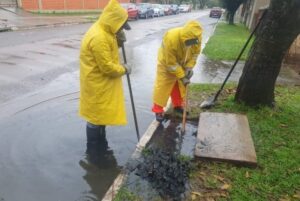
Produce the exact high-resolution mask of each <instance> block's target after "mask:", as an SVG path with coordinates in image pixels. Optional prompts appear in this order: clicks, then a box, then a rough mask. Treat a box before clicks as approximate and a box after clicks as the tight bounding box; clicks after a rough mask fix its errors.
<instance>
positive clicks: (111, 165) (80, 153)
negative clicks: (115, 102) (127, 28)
mask: <svg viewBox="0 0 300 201" xmlns="http://www.w3.org/2000/svg"><path fill="white" fill-rule="evenodd" d="M207 14H208V12H207V13H204V14H203V13H202V14H201V13H192V14H187V15H182V17H181V16H177V17H174V19H173V18H172V16H169V17H164V18H161V19H154V20H152V21H151V20H150V21H149V24H147V23H148V22H147V23H146V21H142V20H140V21H139V22H136V23H133V24H132V25H133V26H132V27H136V31H133V32H132V34H131V35H130V36H128V44H127V45H126V50H127V54H128V61H129V62H130V63H131V64H132V66H133V71H132V74H131V83H132V88H133V93H134V98H135V105H136V110H137V116H138V123H139V128H140V133H141V134H143V133H144V131H145V130H146V129H147V127H148V126H149V124H150V122H151V121H152V120H153V114H152V112H151V110H150V108H151V104H152V103H151V102H152V101H151V97H152V87H153V83H154V77H155V72H156V70H155V68H156V56H157V50H158V48H159V46H160V43H161V38H162V35H163V33H164V32H165V29H166V28H170V27H173V26H179V25H182V24H183V23H184V22H185V21H186V20H187V19H198V20H199V21H200V22H201V23H202V25H203V27H204V37H203V38H204V39H203V40H204V41H207V39H208V37H209V35H210V34H211V33H212V30H213V27H214V25H215V23H216V19H210V18H208V16H207ZM155 20H156V21H155ZM160 20H161V23H162V24H157V21H160ZM168 20H170V21H168ZM143 23H144V24H143ZM143 27H145V28H144V30H143V29H142V28H143ZM54 32H55V31H52V33H51V31H50V30H49V34H52V35H55V36H57V35H58V34H59V33H54ZM82 32H84V31H82ZM67 33H68V34H70V33H72V29H71V28H70V29H68V31H67ZM12 34H15V33H12ZM16 34H19V33H16ZM20 34H23V33H20ZM68 34H67V36H66V37H67V39H65V41H64V39H63V37H64V36H63V34H61V36H59V37H57V38H51V37H50V38H49V39H48V40H46V41H45V42H40V43H37V42H36V43H34V44H33V45H34V48H32V47H31V46H30V45H28V44H22V45H20V46H16V47H18V48H17V49H16V48H15V49H14V47H7V48H6V49H7V51H10V52H15V53H16V55H18V56H15V57H14V58H10V57H11V55H10V54H8V53H7V52H5V49H3V48H2V49H1V51H2V52H3V54H1V58H3V60H2V59H1V61H6V62H10V61H11V60H13V61H14V62H15V63H14V64H15V65H12V64H3V63H2V64H1V66H0V69H1V70H4V72H7V74H8V76H5V75H7V74H2V75H1V76H0V78H1V84H0V87H2V89H4V88H6V91H5V93H2V92H1V91H0V97H3V98H5V97H6V96H7V97H9V98H7V99H6V101H5V102H2V104H1V105H0V111H1V113H0V128H1V130H0V139H1V140H0V159H1V160H0V172H1V174H0V200H1V201H2V200H3V201H19V200H28V201H35V200H43V201H48V200H49V201H53V200H64V201H75V200H76V201H77V200H101V198H102V197H103V195H104V193H105V192H106V190H107V189H108V188H109V186H110V185H111V183H112V181H113V180H114V178H115V177H116V175H117V174H118V173H119V171H120V169H121V167H123V166H124V164H125V163H126V161H127V160H128V158H129V157H130V155H131V153H132V152H133V151H134V149H135V145H136V143H137V138H136V134H135V129H134V123H133V120H132V111H131V106H130V101H129V99H128V98H129V96H128V87H127V82H126V79H125V77H124V80H123V81H124V90H125V92H126V108H127V117H128V125H127V126H122V127H108V128H107V140H108V144H109V147H110V148H109V149H108V150H102V151H103V154H102V155H101V156H103V157H100V159H99V160H97V162H96V163H92V162H91V161H90V159H89V158H87V156H86V154H85V151H86V147H85V141H86V137H85V122H84V121H83V120H82V119H81V118H79V117H78V114H77V113H78V89H79V72H78V66H79V65H78V61H77V58H78V47H79V44H80V37H81V36H82V35H80V34H77V33H76V34H74V33H73V35H72V34H71V35H70V36H69V35H68ZM32 35H34V33H32ZM79 36H80V37H79ZM39 37H41V36H37V37H36V38H39ZM27 40H31V38H25V39H24V41H27ZM15 41H20V42H21V41H22V35H20V36H19V35H16V37H15ZM6 43H7V42H4V44H6ZM63 44H66V45H70V44H72V46H71V47H69V46H66V47H65V46H64V47H62V45H63ZM15 45H17V44H15ZM50 45H51V46H50ZM44 47H47V48H44ZM22 48H23V49H24V50H22ZM32 49H33V50H34V51H35V50H36V51H35V52H29V51H28V50H32ZM41 50H43V51H41ZM24 51H27V52H24ZM40 53H45V54H40ZM50 54H52V55H53V56H51V55H50ZM32 55H35V56H32ZM22 56H23V57H28V58H27V59H24V58H20V57H22ZM16 57H17V58H16ZM30 58H33V59H32V60H31V59H30ZM54 58H55V59H54ZM74 58H75V59H74ZM4 59H5V60H4ZM22 61H23V64H24V65H22ZM62 61H63V62H65V64H64V65H63V67H61V68H56V67H55V66H57V65H59V64H60V63H61V62H62ZM45 66H46V67H48V66H49V69H48V70H46V69H44V67H45ZM29 67H30V68H29ZM229 67H230V63H229V64H228V63H226V62H220V63H216V62H210V61H208V60H207V59H205V57H204V56H200V57H199V60H198V64H197V66H196V69H195V75H194V77H193V80H192V81H193V82H208V83H210V82H213V83H216V82H220V81H222V80H223V79H224V77H225V76H226V73H227V72H228V70H229ZM241 67H242V65H239V66H237V69H236V70H237V71H234V73H233V75H232V77H231V78H232V80H235V81H236V80H237V79H238V77H239V73H240V72H241ZM11 69H15V71H10V70H11ZM18 71H19V74H17V73H18ZM36 71H37V72H39V73H33V74H31V73H32V72H36ZM16 74H17V76H15V75H16ZM26 75H28V77H26ZM3 80H4V81H3ZM19 80H21V81H19ZM2 81H3V82H4V83H7V85H5V84H4V85H3V84H2ZM23 81H24V82H23ZM7 87H10V88H7ZM188 125H189V126H188V134H187V135H185V136H184V141H183V146H182V148H181V152H182V153H185V154H187V155H192V148H193V144H194V143H195V142H194V137H193V135H192V134H193V133H194V132H195V129H196V126H195V125H190V124H188ZM176 127H178V124H170V125H169V127H168V128H166V131H167V133H169V134H170V135H169V134H166V135H164V137H163V138H162V139H163V140H162V141H163V142H167V143H169V141H170V145H171V144H174V141H173V140H174V139H176V138H177V137H176V136H173V135H176V133H174V132H173V131H172V132H171V131H168V129H171V128H172V129H174V128H176ZM173 137H175V138H174V139H173ZM154 139H156V138H154ZM156 141H157V142H159V141H160V140H159V139H157V140H156ZM186 145H187V146H186Z"/></svg>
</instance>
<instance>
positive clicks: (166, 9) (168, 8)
mask: <svg viewBox="0 0 300 201" xmlns="http://www.w3.org/2000/svg"><path fill="white" fill-rule="evenodd" d="M163 6H164V12H165V15H172V9H171V6H170V5H168V4H165V5H163Z"/></svg>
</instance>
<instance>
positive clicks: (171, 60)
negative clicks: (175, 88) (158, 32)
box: [162, 40, 185, 79]
mask: <svg viewBox="0 0 300 201" xmlns="http://www.w3.org/2000/svg"><path fill="white" fill-rule="evenodd" d="M162 51H163V54H164V56H165V59H166V68H167V71H168V72H169V73H171V74H173V75H175V76H176V77H177V78H178V79H181V78H183V77H184V76H185V73H184V69H183V68H182V66H181V65H180V64H178V62H177V59H176V51H175V50H174V49H172V48H171V42H170V41H165V40H164V41H163V44H162Z"/></svg>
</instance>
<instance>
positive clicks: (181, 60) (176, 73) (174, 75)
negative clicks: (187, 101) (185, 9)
mask: <svg viewBox="0 0 300 201" xmlns="http://www.w3.org/2000/svg"><path fill="white" fill-rule="evenodd" d="M194 38H197V39H198V40H199V44H197V45H192V46H190V47H186V46H185V44H184V42H185V41H186V40H189V39H194ZM201 39H202V28H201V25H200V24H199V23H198V22H197V21H189V22H188V23H186V24H185V26H183V27H179V28H174V29H171V30H169V31H168V32H167V33H166V34H165V35H164V38H163V41H162V45H161V47H160V49H159V52H158V64H157V73H156V80H155V84H154V93H153V102H154V103H155V104H157V105H159V106H161V107H165V106H166V104H167V101H168V98H169V96H170V94H171V91H172V88H173V86H174V84H175V82H176V81H177V80H180V79H181V78H183V77H184V76H185V69H186V68H194V66H195V64H196V60H197V57H198V55H199V54H200V49H201ZM178 83H179V89H180V94H181V97H182V98H184V96H185V87H184V85H183V84H182V82H181V81H178Z"/></svg>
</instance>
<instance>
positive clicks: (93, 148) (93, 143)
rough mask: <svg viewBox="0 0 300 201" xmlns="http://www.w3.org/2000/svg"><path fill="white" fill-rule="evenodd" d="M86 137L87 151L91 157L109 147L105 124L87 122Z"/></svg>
mask: <svg viewBox="0 0 300 201" xmlns="http://www.w3.org/2000/svg"><path fill="white" fill-rule="evenodd" d="M86 137H87V143H86V153H87V154H88V155H90V156H91V157H94V156H96V155H99V154H101V153H103V152H105V151H106V150H107V149H108V143H107V140H106V133H105V126H98V125H93V124H90V123H87V126H86Z"/></svg>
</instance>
